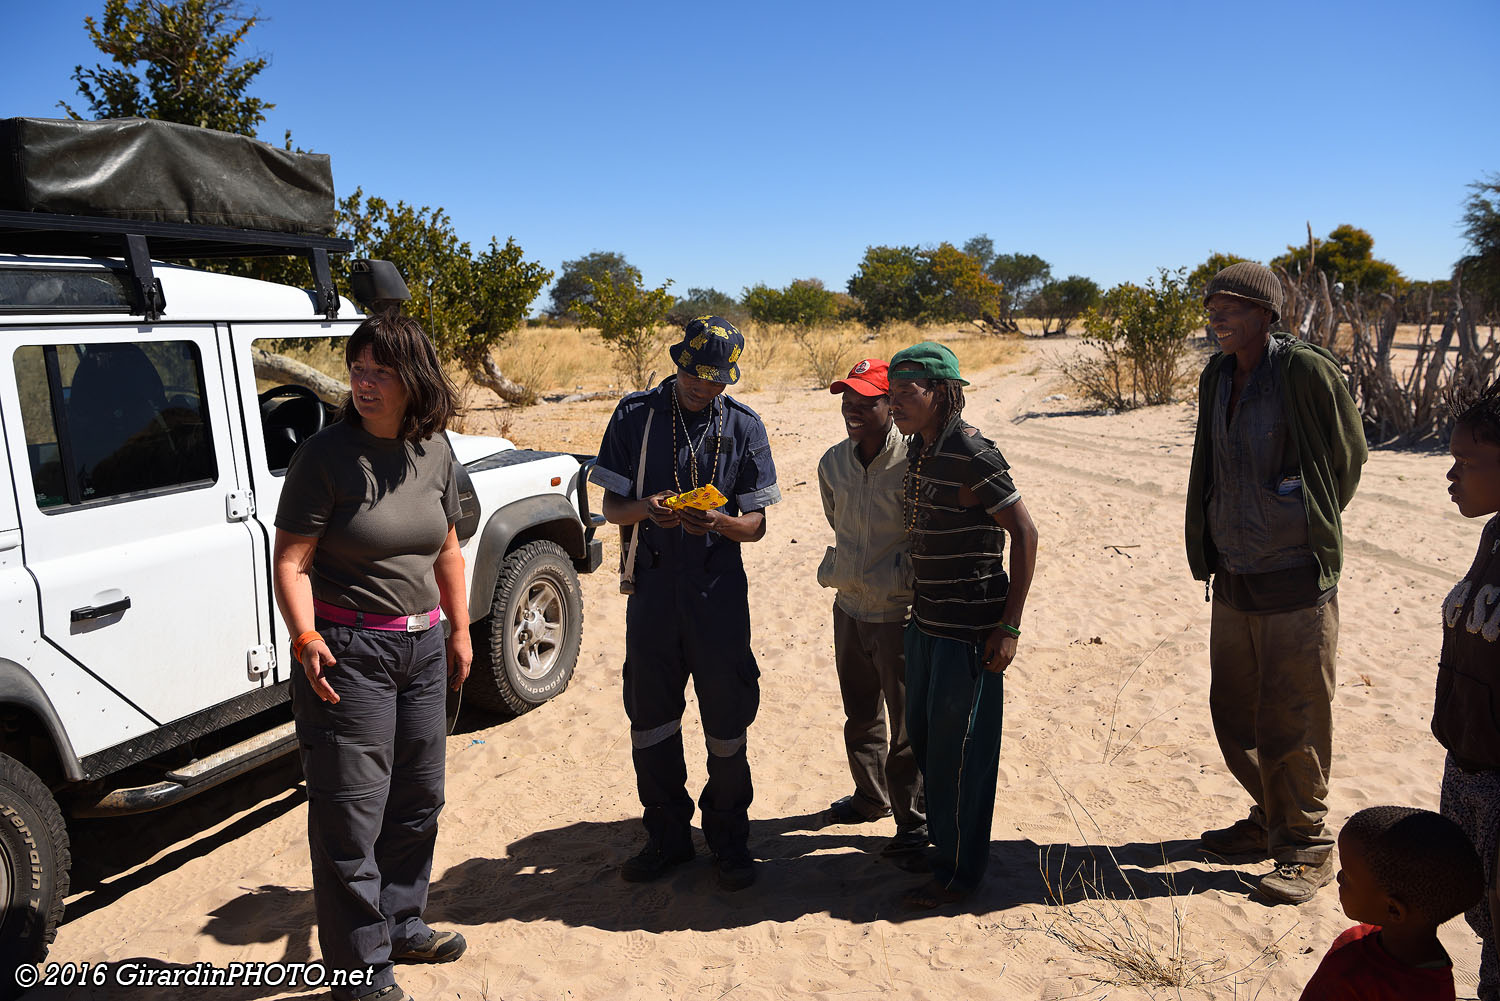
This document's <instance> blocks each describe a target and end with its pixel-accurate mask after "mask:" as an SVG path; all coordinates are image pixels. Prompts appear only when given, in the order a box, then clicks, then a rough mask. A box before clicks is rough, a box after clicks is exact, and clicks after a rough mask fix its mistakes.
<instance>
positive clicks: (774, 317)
mask: <svg viewBox="0 0 1500 1001" xmlns="http://www.w3.org/2000/svg"><path fill="white" fill-rule="evenodd" d="M740 301H741V302H742V303H743V304H744V307H745V309H746V311H747V312H749V314H750V319H752V320H754V321H755V322H756V323H763V324H766V325H767V326H784V327H798V328H801V329H803V330H810V329H812V328H813V327H817V326H821V325H823V324H825V323H831V322H833V320H834V318H835V317H837V316H838V313H839V305H838V300H837V299H835V298H834V295H833V293H832V292H830V291H828V290H827V289H826V288H824V287H823V283H822V281H820V280H819V279H817V278H799V279H797V280H796V281H794V282H792V283H791V284H790V285H788V286H786V287H785V288H779V289H776V288H771V287H770V286H769V285H765V284H759V285H753V286H751V287H750V288H747V289H745V295H744V297H743V298H742V299H741V300H740Z"/></svg>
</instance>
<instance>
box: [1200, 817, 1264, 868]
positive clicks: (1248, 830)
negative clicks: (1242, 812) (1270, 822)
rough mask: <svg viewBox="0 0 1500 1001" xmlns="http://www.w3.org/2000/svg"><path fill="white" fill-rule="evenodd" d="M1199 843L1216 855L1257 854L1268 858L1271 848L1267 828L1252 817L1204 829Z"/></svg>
mask: <svg viewBox="0 0 1500 1001" xmlns="http://www.w3.org/2000/svg"><path fill="white" fill-rule="evenodd" d="M1198 843H1199V844H1201V845H1202V846H1203V850H1204V851H1206V852H1213V853H1214V854H1215V855H1255V856H1258V857H1260V858H1266V857H1267V856H1268V855H1269V853H1270V850H1271V849H1270V846H1269V844H1268V843H1267V840H1266V829H1265V828H1264V827H1262V826H1261V825H1260V824H1259V823H1258V822H1257V821H1256V820H1255V819H1254V818H1252V817H1245V818H1243V819H1242V820H1236V821H1235V822H1234V823H1232V824H1230V825H1229V826H1228V827H1220V828H1218V829H1216V830H1212V831H1204V832H1203V833H1202V834H1201V835H1200V836H1199V838H1198Z"/></svg>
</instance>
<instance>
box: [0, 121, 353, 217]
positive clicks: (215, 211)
mask: <svg viewBox="0 0 1500 1001" xmlns="http://www.w3.org/2000/svg"><path fill="white" fill-rule="evenodd" d="M0 209H11V210H15V211H22V212H53V213H61V214H64V215H80V216H105V217H109V218H112V219H135V220H143V221H147V222H171V223H196V224H198V225H204V226H225V227H230V228H233V229H254V230H263V231H269V232H274V233H303V234H309V235H318V236H330V235H332V234H333V231H334V200H333V171H332V169H331V168H330V166H329V163H328V156H327V154H324V153H294V152H291V151H290V150H284V149H277V148H276V147H274V146H270V145H268V144H266V143H263V142H261V141H259V140H258V139H251V138H249V137H248V136H239V135H234V134H232V133H229V132H216V131H214V130H212V129H200V128H195V127H194V126H191V125H179V124H177V123H176V122H160V121H154V120H151V119H145V118H112V119H105V120H104V121H98V122H75V121H61V120H57V119H48V118H5V119H0Z"/></svg>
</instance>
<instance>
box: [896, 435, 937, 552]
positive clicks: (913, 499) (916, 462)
mask: <svg viewBox="0 0 1500 1001" xmlns="http://www.w3.org/2000/svg"><path fill="white" fill-rule="evenodd" d="M931 448H932V446H931V445H926V444H924V445H923V446H922V451H920V452H918V453H917V457H916V458H915V459H913V460H912V462H911V464H910V465H908V466H907V467H906V482H905V483H903V484H902V491H901V492H902V494H903V495H904V496H903V497H902V500H903V501H905V506H906V534H907V535H910V534H911V533H912V532H914V531H916V529H917V499H918V498H919V497H920V496H921V490H922V460H923V459H925V458H927V453H928V450H929V449H931Z"/></svg>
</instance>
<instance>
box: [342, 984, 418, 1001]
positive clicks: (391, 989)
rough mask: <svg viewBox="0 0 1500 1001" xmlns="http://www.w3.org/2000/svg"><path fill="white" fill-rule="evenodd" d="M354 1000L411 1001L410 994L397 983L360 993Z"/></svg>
mask: <svg viewBox="0 0 1500 1001" xmlns="http://www.w3.org/2000/svg"><path fill="white" fill-rule="evenodd" d="M354 1001H412V996H411V995H410V994H408V993H406V992H405V991H403V990H402V989H401V987H400V985H399V984H387V985H386V986H384V987H382V988H380V989H379V990H373V991H371V992H370V993H368V994H361V995H360V996H359V997H357V998H355V999H354Z"/></svg>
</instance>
